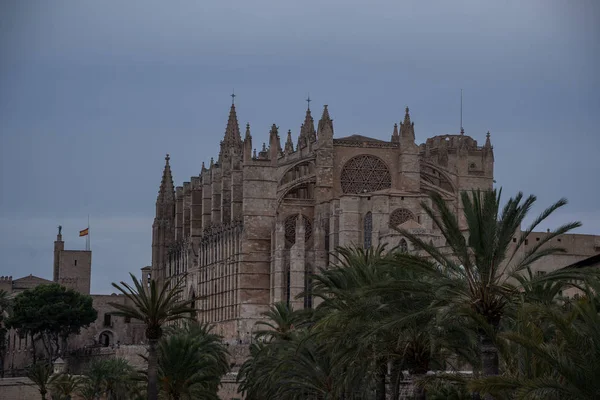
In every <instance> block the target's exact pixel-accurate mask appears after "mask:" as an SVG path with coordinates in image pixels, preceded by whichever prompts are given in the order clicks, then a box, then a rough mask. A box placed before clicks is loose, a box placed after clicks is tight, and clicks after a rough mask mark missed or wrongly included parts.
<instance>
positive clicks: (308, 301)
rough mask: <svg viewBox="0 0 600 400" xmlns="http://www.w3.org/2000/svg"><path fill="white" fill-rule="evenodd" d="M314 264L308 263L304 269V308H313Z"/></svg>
mask: <svg viewBox="0 0 600 400" xmlns="http://www.w3.org/2000/svg"><path fill="white" fill-rule="evenodd" d="M312 274H313V269H312V265H310V264H306V266H305V269H304V308H312V304H313V296H312Z"/></svg>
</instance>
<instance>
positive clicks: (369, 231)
mask: <svg viewBox="0 0 600 400" xmlns="http://www.w3.org/2000/svg"><path fill="white" fill-rule="evenodd" d="M363 236H364V237H363V243H364V248H365V249H369V248H371V240H372V239H373V214H371V212H370V211H369V212H368V213H366V214H365V221H364V227H363Z"/></svg>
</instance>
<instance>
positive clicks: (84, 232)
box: [79, 228, 90, 236]
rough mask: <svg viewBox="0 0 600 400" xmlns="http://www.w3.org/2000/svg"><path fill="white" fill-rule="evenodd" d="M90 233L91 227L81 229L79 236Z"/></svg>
mask: <svg viewBox="0 0 600 400" xmlns="http://www.w3.org/2000/svg"><path fill="white" fill-rule="evenodd" d="M89 233H90V228H85V229H84V230H82V231H79V236H87V235H88V234H89Z"/></svg>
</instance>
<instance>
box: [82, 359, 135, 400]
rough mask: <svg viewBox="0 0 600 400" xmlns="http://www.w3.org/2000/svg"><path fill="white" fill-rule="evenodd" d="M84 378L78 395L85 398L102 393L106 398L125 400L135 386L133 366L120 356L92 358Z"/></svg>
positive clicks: (92, 397)
mask: <svg viewBox="0 0 600 400" xmlns="http://www.w3.org/2000/svg"><path fill="white" fill-rule="evenodd" d="M86 378H87V379H86V380H85V381H84V383H83V385H82V387H81V389H80V395H82V396H83V397H85V398H86V399H97V398H99V397H100V396H102V395H104V396H106V399H107V400H125V399H128V398H129V395H130V392H131V390H130V389H131V388H132V386H135V371H134V368H133V367H132V366H131V365H130V364H129V363H128V362H127V361H126V360H124V359H122V358H109V359H105V360H93V361H92V362H91V363H90V365H89V366H88V369H87V371H86Z"/></svg>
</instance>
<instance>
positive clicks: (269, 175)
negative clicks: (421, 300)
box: [149, 104, 600, 344]
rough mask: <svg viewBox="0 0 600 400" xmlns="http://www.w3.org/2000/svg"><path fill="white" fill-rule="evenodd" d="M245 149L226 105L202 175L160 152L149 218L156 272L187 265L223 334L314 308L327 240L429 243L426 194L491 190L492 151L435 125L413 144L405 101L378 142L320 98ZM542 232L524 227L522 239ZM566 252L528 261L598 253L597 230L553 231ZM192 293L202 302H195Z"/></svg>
mask: <svg viewBox="0 0 600 400" xmlns="http://www.w3.org/2000/svg"><path fill="white" fill-rule="evenodd" d="M259 149H260V151H258V152H257V151H256V149H255V145H254V144H253V136H252V135H251V133H250V125H249V124H248V125H246V130H245V135H244V137H243V139H242V135H241V132H240V129H239V126H238V119H237V112H236V108H235V105H233V104H232V106H231V109H230V113H229V120H228V122H227V126H226V129H225V135H224V138H223V140H222V141H221V144H220V151H219V155H218V157H217V159H216V161H215V160H214V159H211V160H210V163H209V164H208V167H206V165H205V164H204V163H203V164H202V168H201V173H200V174H199V175H198V176H193V177H191V178H190V179H189V180H188V181H186V182H183V184H182V185H181V186H177V187H175V186H174V184H173V178H172V172H171V167H170V164H169V157H168V155H167V157H166V164H165V168H164V171H163V176H162V181H161V185H160V189H159V193H158V198H157V201H156V217H155V219H154V223H153V226H152V229H153V235H152V266H151V270H150V271H149V276H152V277H155V278H156V279H158V280H159V281H162V280H164V279H165V278H167V277H176V276H183V274H187V275H186V291H185V295H186V296H188V298H190V299H196V298H198V299H199V300H197V301H196V306H197V307H198V309H199V310H200V311H199V315H198V317H199V319H200V320H202V321H205V322H211V323H214V324H216V326H217V330H218V332H219V333H220V334H222V335H223V336H224V337H225V338H226V340H228V341H231V342H232V343H238V344H239V343H249V341H250V340H251V339H250V338H251V335H252V331H253V327H254V323H255V322H256V321H257V320H258V319H259V318H260V314H261V313H262V312H263V311H265V310H267V308H268V306H269V305H270V304H272V303H273V302H277V301H282V300H283V301H287V302H289V303H292V304H293V305H294V307H295V308H302V307H311V306H313V302H312V299H311V298H310V296H304V297H303V298H299V295H300V294H301V293H303V292H305V291H306V289H310V279H309V276H310V273H311V272H313V271H316V270H318V269H319V268H323V267H326V266H327V265H328V264H329V263H330V262H331V261H332V255H333V252H334V250H335V248H336V246H344V245H350V244H357V245H360V246H376V245H378V244H379V243H386V244H388V246H389V247H391V246H397V245H398V246H401V247H402V248H404V249H406V250H410V247H411V246H410V244H409V243H408V242H407V241H406V239H405V238H403V237H402V236H401V235H399V234H398V233H397V231H396V230H394V229H392V227H398V226H401V227H403V228H405V229H409V230H411V231H412V232H413V233H417V234H419V235H420V236H421V237H422V238H424V239H426V240H427V241H431V242H433V243H434V244H435V245H436V246H438V247H444V246H445V240H444V239H443V237H442V235H441V232H440V231H439V230H438V229H437V228H436V227H435V226H434V225H433V222H432V220H431V219H430V218H429V217H428V216H427V215H426V214H425V213H424V212H423V210H422V208H421V207H420V202H422V201H424V202H426V203H429V204H430V199H429V197H428V196H429V194H430V193H431V192H437V193H439V194H441V195H442V196H443V198H444V199H445V200H446V201H447V202H448V204H449V206H450V207H451V208H452V209H453V210H454V211H455V212H457V213H458V215H460V216H461V218H460V221H459V223H460V224H461V226H462V227H465V221H464V220H463V218H462V212H461V209H462V204H461V200H460V193H461V192H462V191H465V190H471V189H484V190H485V189H491V188H492V187H493V183H494V149H493V147H492V144H491V140H490V133H489V132H488V133H487V134H486V135H485V140H484V142H483V145H479V144H478V143H477V141H476V140H475V139H474V138H472V137H470V136H468V135H466V134H465V132H464V130H461V132H459V133H458V134H452V135H438V136H434V137H431V138H429V139H427V140H426V141H425V143H422V144H417V143H416V142H415V124H414V123H413V122H412V121H411V118H410V114H409V110H408V108H406V110H405V114H404V117H403V120H402V121H401V122H400V123H399V124H395V125H393V129H392V133H391V137H390V140H389V141H383V140H378V139H373V138H370V137H367V136H362V135H358V134H355V135H351V136H346V137H340V138H337V137H334V128H333V121H332V119H331V117H330V114H329V110H328V108H327V106H325V107H324V109H323V112H322V116H321V118H320V120H319V122H318V124H317V127H316V129H315V123H314V121H313V117H312V115H311V110H310V108H309V109H307V110H306V114H305V117H304V122H303V123H302V125H301V128H300V133H299V135H298V138H297V141H296V142H294V141H293V139H292V134H291V131H288V132H287V135H286V136H285V143H283V146H282V139H281V137H280V133H279V129H278V127H277V126H276V125H275V124H273V126H272V127H271V129H270V131H269V134H268V141H267V142H266V143H262V146H260V147H259ZM540 235H544V233H540V232H534V233H532V234H531V235H530V239H528V241H529V242H531V243H528V244H526V246H525V249H527V248H528V246H531V245H533V244H534V243H535V241H536V240H537V238H538V237H539V236H540ZM557 240H559V241H561V242H562V243H561V244H562V245H564V247H566V249H567V252H566V253H564V254H560V255H556V256H553V257H551V258H548V259H544V262H542V263H538V264H536V265H534V270H536V269H539V270H543V269H555V268H559V267H562V266H566V265H569V264H571V263H573V262H576V261H578V260H581V259H584V258H586V257H589V256H591V255H594V254H596V253H598V251H600V238H599V237H598V236H588V235H564V236H563V237H561V238H558V239H557ZM200 299H201V300H200Z"/></svg>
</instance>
